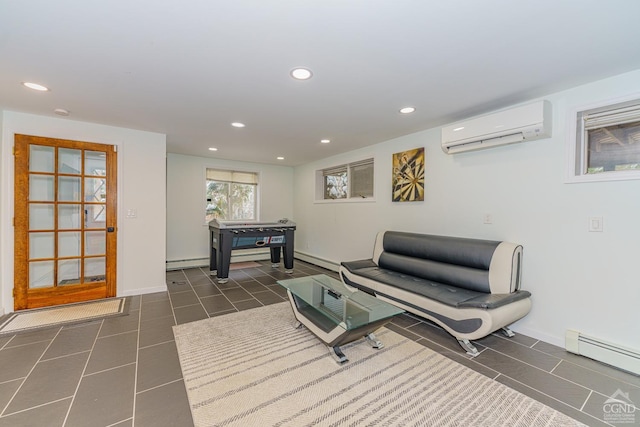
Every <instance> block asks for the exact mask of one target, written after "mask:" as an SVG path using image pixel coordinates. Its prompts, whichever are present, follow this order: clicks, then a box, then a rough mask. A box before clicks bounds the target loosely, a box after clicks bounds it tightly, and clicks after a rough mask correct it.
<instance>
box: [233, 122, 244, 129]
mask: <svg viewBox="0 0 640 427" xmlns="http://www.w3.org/2000/svg"><path fill="white" fill-rule="evenodd" d="M231 126H233V127H234V128H243V127H244V126H245V124H244V123H240V122H233V123H231Z"/></svg>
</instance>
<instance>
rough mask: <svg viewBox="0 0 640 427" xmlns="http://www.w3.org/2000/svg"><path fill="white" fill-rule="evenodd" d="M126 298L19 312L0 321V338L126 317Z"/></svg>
mask: <svg viewBox="0 0 640 427" xmlns="http://www.w3.org/2000/svg"><path fill="white" fill-rule="evenodd" d="M128 311H129V304H126V298H124V297H123V298H109V299H103V300H99V301H91V302H85V303H78V304H67V305H62V306H60V305H59V306H55V307H46V308H38V309H33V310H22V311H17V312H15V313H11V314H8V315H7V316H4V317H3V318H2V319H0V322H1V323H0V336H2V335H8V334H16V333H20V332H26V331H34V330H37V329H41V328H51V327H55V326H64V325H70V324H75V323H82V322H89V321H92V320H97V319H102V318H105V317H111V316H122V315H125V314H128Z"/></svg>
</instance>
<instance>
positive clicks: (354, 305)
mask: <svg viewBox="0 0 640 427" xmlns="http://www.w3.org/2000/svg"><path fill="white" fill-rule="evenodd" d="M278 284H280V285H281V286H284V287H285V288H287V290H289V291H290V292H291V293H292V294H293V295H294V296H295V297H296V299H297V300H298V301H302V302H304V303H305V304H307V305H308V306H309V308H312V309H313V310H314V311H316V312H318V313H321V314H323V315H324V316H325V317H326V318H327V319H328V320H330V321H331V322H333V323H334V324H336V325H339V326H341V327H343V328H344V329H346V330H350V329H355V328H358V327H360V326H363V325H367V324H370V323H373V322H375V321H377V320H382V319H387V318H390V317H393V316H395V315H398V314H401V313H404V310H402V309H400V308H398V307H396V306H394V305H391V304H389V303H387V302H385V301H382V300H379V299H377V298H376V297H374V296H372V295H369V294H367V293H366V292H362V291H359V290H356V291H351V290H349V289H347V287H346V286H344V284H343V283H342V282H340V281H338V280H335V279H333V278H331V277H329V276H326V275H324V274H319V275H316V276H307V277H300V278H297V279H288V280H279V281H278Z"/></svg>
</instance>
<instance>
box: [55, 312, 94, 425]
mask: <svg viewBox="0 0 640 427" xmlns="http://www.w3.org/2000/svg"><path fill="white" fill-rule="evenodd" d="M103 325H104V319H103V320H102V321H100V327H99V328H98V331H97V332H96V336H95V338H94V339H93V344H91V349H90V350H89V356H87V360H86V362H84V367H83V368H82V373H81V374H80V378H79V379H78V384H76V389H75V390H74V391H73V396H72V397H71V403H69V407H68V408H67V413H66V414H65V416H64V420H63V421H62V426H63V427H64V425H65V424H66V423H67V420H68V419H69V414H70V413H71V408H72V407H73V402H75V401H76V395H77V394H78V390H79V389H80V384H81V383H82V378H84V373H85V372H87V366H89V361H90V360H91V356H92V355H93V349H94V348H95V347H96V343H97V342H98V337H99V336H100V331H101V330H102V326H103ZM60 330H62V328H60ZM52 342H53V341H52Z"/></svg>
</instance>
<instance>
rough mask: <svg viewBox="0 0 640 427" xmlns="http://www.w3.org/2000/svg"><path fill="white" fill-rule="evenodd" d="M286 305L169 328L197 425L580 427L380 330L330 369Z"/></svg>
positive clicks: (319, 346) (315, 342) (356, 344)
mask: <svg viewBox="0 0 640 427" xmlns="http://www.w3.org/2000/svg"><path fill="white" fill-rule="evenodd" d="M293 324H294V318H293V315H292V313H291V308H290V306H289V304H288V303H282V304H275V305H271V306H267V307H262V308H257V309H252V310H248V311H243V312H239V313H234V314H228V315H225V316H220V317H214V318H211V319H206V320H201V321H198V322H193V323H187V324H183V325H178V326H174V335H175V338H176V343H177V347H178V354H179V357H180V365H181V367H182V372H183V376H184V382H185V385H186V388H187V395H188V397H189V403H190V405H191V412H192V414H193V420H194V423H195V425H196V426H199V427H200V426H243V427H246V426H296V427H298V426H366V425H375V426H382V425H385V426H492V427H495V426H510V427H511V426H527V427H529V426H580V425H582V424H580V423H579V422H577V421H575V420H573V419H571V418H569V417H567V416H565V415H564V414H561V413H560V412H557V411H555V410H554V409H551V408H549V407H547V406H545V405H543V404H541V403H539V402H537V401H535V400H533V399H531V398H529V397H527V396H525V395H523V394H521V393H519V392H517V391H515V390H512V389H510V388H508V387H506V386H505V385H503V384H500V383H498V382H496V381H493V380H492V379H490V378H487V377H485V376H484V375H481V374H479V373H476V372H474V371H472V370H470V369H469V368H467V367H465V366H462V365H460V364H458V363H456V362H454V361H451V360H449V359H447V358H446V357H444V356H442V355H440V354H437V353H435V352H433V351H432V350H430V349H428V348H426V347H424V346H422V345H420V344H418V343H415V342H413V341H411V340H409V339H407V338H404V337H403V336H401V335H399V334H396V333H395V332H392V331H390V330H388V329H386V328H382V329H380V330H379V331H378V332H377V333H376V336H377V337H378V338H380V340H381V341H382V342H383V343H384V344H385V347H384V348H382V349H380V350H376V349H373V348H372V347H370V346H369V345H368V344H367V343H365V342H364V341H363V340H359V341H356V342H354V343H351V344H348V345H346V346H343V347H342V349H343V350H344V352H345V354H346V355H347V357H348V358H349V362H347V363H345V364H344V365H338V364H337V363H336V362H335V361H334V359H333V358H331V356H330V355H329V352H328V350H327V347H326V346H325V345H323V344H322V343H321V342H320V341H319V340H318V339H317V338H316V337H315V336H314V335H312V334H311V333H310V332H309V331H307V330H306V329H304V328H300V329H294V328H293Z"/></svg>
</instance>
